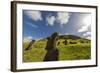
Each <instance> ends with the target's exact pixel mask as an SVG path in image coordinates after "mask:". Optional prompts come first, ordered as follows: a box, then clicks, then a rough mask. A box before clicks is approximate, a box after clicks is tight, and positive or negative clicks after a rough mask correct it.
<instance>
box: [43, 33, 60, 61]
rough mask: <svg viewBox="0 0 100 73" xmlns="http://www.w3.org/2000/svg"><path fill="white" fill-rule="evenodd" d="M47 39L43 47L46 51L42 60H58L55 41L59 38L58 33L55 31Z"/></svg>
mask: <svg viewBox="0 0 100 73" xmlns="http://www.w3.org/2000/svg"><path fill="white" fill-rule="evenodd" d="M47 39H48V41H47V44H46V47H45V49H46V50H47V53H46V55H45V57H44V60H43V61H58V60H59V50H58V49H57V47H56V43H57V41H58V39H59V34H58V33H57V32H55V33H53V34H52V35H51V36H50V37H49V38H47Z"/></svg>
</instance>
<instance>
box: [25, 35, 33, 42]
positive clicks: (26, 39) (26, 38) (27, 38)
mask: <svg viewBox="0 0 100 73" xmlns="http://www.w3.org/2000/svg"><path fill="white" fill-rule="evenodd" d="M32 39H33V37H32V36H28V37H24V42H30V41H31V40H32Z"/></svg>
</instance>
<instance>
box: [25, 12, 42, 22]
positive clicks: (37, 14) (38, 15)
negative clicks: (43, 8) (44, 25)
mask: <svg viewBox="0 0 100 73" xmlns="http://www.w3.org/2000/svg"><path fill="white" fill-rule="evenodd" d="M25 14H26V15H27V16H29V17H30V18H31V19H32V20H34V21H38V20H42V14H41V12H40V11H25Z"/></svg>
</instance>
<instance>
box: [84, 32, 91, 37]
mask: <svg viewBox="0 0 100 73" xmlns="http://www.w3.org/2000/svg"><path fill="white" fill-rule="evenodd" d="M83 36H91V32H85V33H84V34H83Z"/></svg>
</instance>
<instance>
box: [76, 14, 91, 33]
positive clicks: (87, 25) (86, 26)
mask: <svg viewBox="0 0 100 73" xmlns="http://www.w3.org/2000/svg"><path fill="white" fill-rule="evenodd" d="M82 23H83V25H81V27H80V28H79V29H78V32H86V31H89V30H91V29H89V28H90V27H91V15H88V16H86V17H85V18H84V19H83V22H82Z"/></svg>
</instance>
